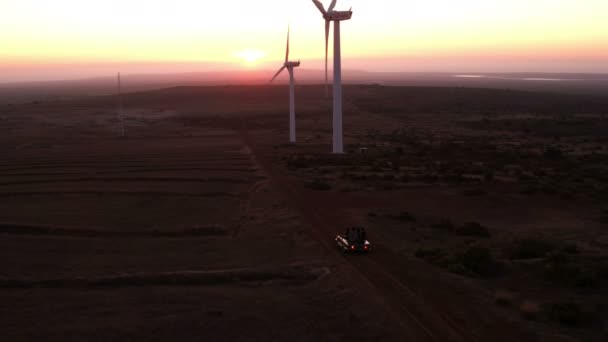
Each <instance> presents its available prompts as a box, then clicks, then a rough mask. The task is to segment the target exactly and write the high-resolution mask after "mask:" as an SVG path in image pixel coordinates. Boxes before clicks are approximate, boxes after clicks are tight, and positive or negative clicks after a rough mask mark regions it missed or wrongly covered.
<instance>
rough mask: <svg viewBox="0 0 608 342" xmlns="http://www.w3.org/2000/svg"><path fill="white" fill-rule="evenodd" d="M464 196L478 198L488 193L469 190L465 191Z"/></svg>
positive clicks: (479, 190)
mask: <svg viewBox="0 0 608 342" xmlns="http://www.w3.org/2000/svg"><path fill="white" fill-rule="evenodd" d="M462 194H463V195H465V196H469V197H476V196H483V195H485V194H486V192H485V191H484V190H483V189H479V188H477V189H469V190H464V191H463V192H462Z"/></svg>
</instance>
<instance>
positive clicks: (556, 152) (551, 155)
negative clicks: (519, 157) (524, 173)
mask: <svg viewBox="0 0 608 342" xmlns="http://www.w3.org/2000/svg"><path fill="white" fill-rule="evenodd" d="M543 155H544V156H545V158H547V159H560V158H561V157H563V153H562V151H561V150H560V149H559V148H555V147H549V148H548V149H546V150H545V153H544V154H543Z"/></svg>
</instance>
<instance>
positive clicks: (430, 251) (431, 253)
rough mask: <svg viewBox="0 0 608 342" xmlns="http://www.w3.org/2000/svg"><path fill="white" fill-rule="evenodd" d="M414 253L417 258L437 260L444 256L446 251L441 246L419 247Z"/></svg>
mask: <svg viewBox="0 0 608 342" xmlns="http://www.w3.org/2000/svg"><path fill="white" fill-rule="evenodd" d="M414 255H415V256H416V258H420V259H424V260H428V261H437V259H439V258H441V257H443V255H444V253H443V250H441V249H440V248H419V249H418V250H416V253H415V254H414Z"/></svg>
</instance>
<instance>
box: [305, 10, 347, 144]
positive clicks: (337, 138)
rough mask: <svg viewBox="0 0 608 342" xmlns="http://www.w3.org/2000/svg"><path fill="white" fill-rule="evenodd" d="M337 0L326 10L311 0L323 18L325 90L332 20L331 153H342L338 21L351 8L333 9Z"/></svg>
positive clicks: (340, 62) (340, 63)
mask: <svg viewBox="0 0 608 342" xmlns="http://www.w3.org/2000/svg"><path fill="white" fill-rule="evenodd" d="M337 1H338V0H332V2H331V4H330V5H329V8H328V9H327V11H326V10H325V7H323V4H322V3H321V2H320V1H319V0H312V2H313V3H314V4H315V5H316V6H317V8H318V9H319V11H321V14H323V19H325V87H326V91H327V84H328V80H327V53H328V49H329V27H330V25H331V22H332V21H333V22H334V116H333V130H334V132H333V134H334V135H333V153H337V154H342V153H344V141H343V133H342V55H341V49H340V22H341V21H344V20H350V19H351V18H352V16H353V11H352V8H351V9H350V10H348V11H334V8H335V7H336V3H337Z"/></svg>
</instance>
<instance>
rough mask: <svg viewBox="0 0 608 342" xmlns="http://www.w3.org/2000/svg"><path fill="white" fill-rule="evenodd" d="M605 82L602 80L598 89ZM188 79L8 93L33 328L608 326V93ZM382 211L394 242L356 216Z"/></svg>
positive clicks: (11, 230)
mask: <svg viewBox="0 0 608 342" xmlns="http://www.w3.org/2000/svg"><path fill="white" fill-rule="evenodd" d="M598 94H600V95H598ZM344 95H345V133H346V143H347V150H348V153H347V154H345V155H343V156H335V155H331V154H329V153H328V152H329V151H330V141H331V110H330V108H331V103H330V102H329V100H327V99H325V98H324V88H323V87H321V86H299V87H298V88H297V102H296V103H297V111H298V122H297V124H298V139H299V143H298V144H297V145H288V144H286V143H285V142H286V141H287V138H286V136H287V127H288V126H287V115H286V113H287V89H286V88H285V87H283V86H275V87H265V86H221V87H175V88H169V89H163V90H155V91H147V92H140V93H130V94H128V95H125V98H124V103H125V108H126V112H125V115H126V131H127V136H126V137H119V136H118V132H119V125H118V124H119V122H118V116H117V115H116V111H115V107H116V103H117V101H116V98H115V97H111V96H100V97H82V98H80V97H79V98H76V99H73V100H62V101H59V100H53V101H34V102H30V103H25V104H19V105H18V104H10V105H9V104H3V105H2V106H1V107H0V133H1V134H0V156H1V157H2V158H0V250H1V251H2V262H3V265H2V266H3V267H2V268H1V271H0V287H2V290H1V292H0V296H1V298H0V300H2V303H3V305H2V306H1V307H0V327H2V331H3V336H4V338H5V339H6V340H8V341H19V340H46V341H55V340H56V341H66V340H79V341H80V340H213V341H253V340H267V341H275V340H276V341H284V340H295V341H311V340H315V341H316V340H318V341H343V340H355V341H359V340H361V341H368V340H381V341H404V340H407V341H605V340H606V338H607V337H608V300H607V298H608V297H607V294H608V252H607V246H608V205H607V204H606V203H608V133H607V132H608V97H607V96H601V91H600V92H593V94H591V93H589V94H557V93H550V92H530V91H515V90H492V89H479V88H458V87H451V88H449V87H443V88H441V87H385V86H380V85H351V86H347V87H345V90H344ZM353 224H360V225H364V226H366V227H367V228H368V232H369V234H368V235H369V237H370V240H372V242H374V243H375V245H376V250H375V251H374V253H373V254H371V255H365V256H363V255H361V256H357V255H355V256H351V255H343V254H341V253H340V252H339V251H338V250H337V249H336V248H335V245H334V243H333V237H334V236H335V234H336V233H340V232H343V231H344V229H345V228H346V227H347V226H349V225H353Z"/></svg>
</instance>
